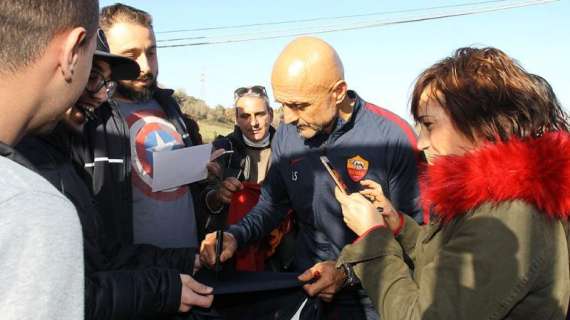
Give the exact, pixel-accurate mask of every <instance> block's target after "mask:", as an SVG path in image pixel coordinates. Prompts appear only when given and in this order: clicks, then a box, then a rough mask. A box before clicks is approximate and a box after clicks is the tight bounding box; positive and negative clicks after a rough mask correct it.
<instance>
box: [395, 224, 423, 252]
mask: <svg viewBox="0 0 570 320" xmlns="http://www.w3.org/2000/svg"><path fill="white" fill-rule="evenodd" d="M403 216H404V226H403V227H402V230H401V231H400V233H399V234H398V235H397V236H396V240H397V241H398V242H399V243H400V245H401V246H402V249H404V253H405V254H406V255H408V257H410V259H412V261H415V256H416V255H415V253H416V243H417V241H418V237H420V234H421V229H422V227H421V226H419V225H418V223H417V222H416V220H414V219H413V218H412V217H410V216H408V215H405V214H404V215H403ZM424 229H425V228H424Z"/></svg>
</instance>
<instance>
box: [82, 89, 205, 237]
mask: <svg viewBox="0 0 570 320" xmlns="http://www.w3.org/2000/svg"><path fill="white" fill-rule="evenodd" d="M172 93H173V91H172V90H165V89H158V91H157V92H156V94H155V96H154V98H155V99H156V101H157V102H158V103H159V104H160V106H161V107H162V109H163V111H164V113H165V114H166V117H167V118H168V120H169V121H170V122H171V123H172V124H173V125H174V126H175V128H176V130H177V131H178V133H180V135H181V136H182V139H183V140H184V143H185V145H198V144H199V142H200V141H198V140H196V139H197V138H198V137H199V135H198V133H197V132H189V130H188V129H187V127H186V124H185V122H184V119H183V116H182V112H181V111H180V107H179V106H178V103H177V102H176V100H174V98H173V97H172ZM96 115H97V119H96V120H95V121H89V122H88V123H87V124H86V125H85V128H84V139H85V141H83V143H82V144H81V145H82V146H83V147H81V148H78V149H77V150H76V152H75V153H76V154H77V155H78V158H79V162H81V163H83V165H84V166H85V171H86V177H85V179H86V181H88V183H89V184H91V187H92V190H93V194H94V195H95V198H96V199H97V202H98V203H99V204H100V205H101V209H102V211H101V212H102V213H103V216H102V221H103V224H105V229H106V230H107V232H108V233H109V236H110V237H112V238H113V239H116V240H117V241H119V242H121V243H124V244H132V243H133V207H132V184H131V152H130V141H129V127H128V125H127V123H126V121H125V120H124V119H123V117H122V116H121V114H120V113H119V110H118V108H117V106H116V105H115V104H113V103H106V104H104V105H102V106H101V107H99V108H98V109H97V110H96ZM204 188H205V183H193V184H191V185H190V191H191V193H192V196H193V197H194V206H195V208H194V209H195V210H194V212H195V213H196V222H197V224H198V226H197V230H198V236H199V239H201V237H202V236H203V230H204V228H203V225H204V224H205V218H203V215H202V213H205V212H206V211H205V210H204V209H203V208H202V207H201V206H202V204H203V203H204V201H203V200H202V197H203V194H202V192H203V189H204Z"/></svg>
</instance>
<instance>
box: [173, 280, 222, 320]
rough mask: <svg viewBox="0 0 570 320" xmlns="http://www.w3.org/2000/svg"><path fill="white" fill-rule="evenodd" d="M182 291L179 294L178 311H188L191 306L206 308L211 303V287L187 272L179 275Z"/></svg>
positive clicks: (212, 298) (212, 297)
mask: <svg viewBox="0 0 570 320" xmlns="http://www.w3.org/2000/svg"><path fill="white" fill-rule="evenodd" d="M180 281H181V282H182V292H181V294H180V307H179V308H178V311H179V312H188V311H190V309H191V308H192V307H193V306H197V307H202V308H208V307H209V306H210V305H212V301H213V300H214V296H213V295H212V292H213V289H212V288H210V287H208V286H205V285H203V284H201V283H199V282H198V281H196V280H194V279H193V278H192V277H191V276H189V275H187V274H181V275H180Z"/></svg>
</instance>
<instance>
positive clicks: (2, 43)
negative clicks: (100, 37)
mask: <svg viewBox="0 0 570 320" xmlns="http://www.w3.org/2000/svg"><path fill="white" fill-rule="evenodd" d="M98 12H99V1H97V0H49V1H46V0H18V1H14V0H0V15H1V18H0V71H8V72H15V71H16V70H18V69H20V68H22V67H25V66H28V65H29V64H31V63H32V62H34V61H36V59H38V58H39V57H40V56H41V55H42V54H43V53H44V51H45V49H46V48H47V46H48V44H49V42H50V41H51V40H52V39H53V37H54V36H55V35H56V34H58V33H60V32H63V31H66V30H69V29H72V28H76V27H84V28H85V29H86V30H87V39H91V37H92V36H93V35H94V34H95V31H96V30H97V25H98V21H97V13H98ZM85 43H87V41H86V42H85Z"/></svg>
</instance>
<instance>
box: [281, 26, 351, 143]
mask: <svg viewBox="0 0 570 320" xmlns="http://www.w3.org/2000/svg"><path fill="white" fill-rule="evenodd" d="M271 85H272V87H273V94H274V95H275V100H276V101H277V102H279V103H281V104H282V105H283V107H284V108H283V112H284V120H285V122H286V123H292V124H295V125H296V126H297V131H298V132H299V134H300V135H301V136H302V137H303V138H305V139H310V138H312V137H313V136H315V135H316V134H317V133H319V132H323V131H324V132H328V131H329V130H330V129H331V128H332V124H333V122H334V121H335V119H336V118H337V116H338V114H339V108H340V105H341V104H342V103H344V102H345V97H346V90H347V86H346V82H345V81H344V69H343V67H342V62H341V61H340V58H339V57H338V54H337V53H336V51H335V50H334V49H333V47H331V46H330V45H329V44H328V43H326V42H324V41H323V40H321V39H317V38H312V37H301V38H297V39H295V40H293V41H292V42H291V43H289V44H288V45H287V46H286V47H285V49H283V51H282V52H281V54H280V55H279V57H278V58H277V61H275V64H274V65H273V72H272V74H271Z"/></svg>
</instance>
